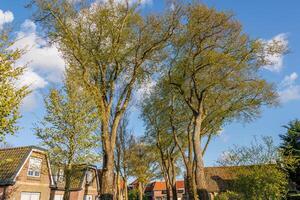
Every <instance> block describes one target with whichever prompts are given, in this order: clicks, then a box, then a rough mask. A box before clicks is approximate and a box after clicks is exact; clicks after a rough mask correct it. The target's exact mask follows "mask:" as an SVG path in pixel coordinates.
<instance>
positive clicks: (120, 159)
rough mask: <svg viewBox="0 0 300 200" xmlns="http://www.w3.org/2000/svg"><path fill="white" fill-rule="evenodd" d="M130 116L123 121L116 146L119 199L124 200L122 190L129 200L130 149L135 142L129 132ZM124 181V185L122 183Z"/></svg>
mask: <svg viewBox="0 0 300 200" xmlns="http://www.w3.org/2000/svg"><path fill="white" fill-rule="evenodd" d="M128 122H129V121H128V115H127V114H125V116H124V118H123V119H122V120H121V123H120V126H119V129H118V137H117V144H116V149H115V151H116V156H115V159H116V164H115V168H116V176H117V178H116V180H117V181H119V182H117V185H116V187H117V199H123V197H122V196H121V190H122V189H123V196H124V200H128V190H127V187H128V178H129V168H128V167H129V166H128V163H129V160H130V156H131V153H130V147H131V146H132V144H133V143H134V142H135V138H134V135H133V134H132V133H130V130H128ZM120 180H122V181H123V183H121V182H120ZM121 187H123V188H121Z"/></svg>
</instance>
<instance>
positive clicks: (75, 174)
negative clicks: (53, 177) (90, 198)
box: [56, 164, 98, 190]
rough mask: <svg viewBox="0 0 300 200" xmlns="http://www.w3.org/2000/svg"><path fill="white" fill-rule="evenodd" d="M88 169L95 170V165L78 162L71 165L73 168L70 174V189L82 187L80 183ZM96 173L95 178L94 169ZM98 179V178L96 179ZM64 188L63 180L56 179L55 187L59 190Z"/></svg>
mask: <svg viewBox="0 0 300 200" xmlns="http://www.w3.org/2000/svg"><path fill="white" fill-rule="evenodd" d="M88 169H95V170H96V166H94V165H87V164H78V165H75V166H73V170H72V175H71V186H70V190H81V189H82V186H83V185H82V184H83V181H84V178H85V174H86V171H87V170H88ZM95 172H96V173H95V174H96V177H94V178H96V179H97V171H95ZM97 181H98V180H97ZM64 188H65V182H64V181H62V182H60V181H57V182H56V189H59V190H64Z"/></svg>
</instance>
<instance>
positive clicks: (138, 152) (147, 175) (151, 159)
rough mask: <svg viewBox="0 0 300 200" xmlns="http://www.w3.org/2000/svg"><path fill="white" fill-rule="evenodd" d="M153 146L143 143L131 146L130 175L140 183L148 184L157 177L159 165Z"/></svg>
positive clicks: (139, 142) (138, 142)
mask: <svg viewBox="0 0 300 200" xmlns="http://www.w3.org/2000/svg"><path fill="white" fill-rule="evenodd" d="M156 159H157V158H156V157H155V153H154V151H153V149H152V147H151V146H149V145H148V144H147V143H144V142H143V141H136V142H135V143H132V144H131V146H130V157H129V159H128V168H129V174H130V175H131V176H133V177H135V178H136V179H137V181H138V182H140V183H143V184H146V183H148V182H149V181H151V180H152V179H153V178H154V177H155V176H156V171H157V169H158V165H157V164H156V162H155V161H156Z"/></svg>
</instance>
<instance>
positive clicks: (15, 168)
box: [0, 146, 44, 185]
mask: <svg viewBox="0 0 300 200" xmlns="http://www.w3.org/2000/svg"><path fill="white" fill-rule="evenodd" d="M33 149H38V150H41V151H44V149H42V148H39V147H36V146H25V147H16V148H4V149H0V158H1V160H0V185H12V184H14V179H15V177H16V176H17V173H18V172H19V171H20V169H21V168H22V166H23V163H24V162H25V161H26V159H27V158H28V156H29V155H30V153H31V151H32V150H33Z"/></svg>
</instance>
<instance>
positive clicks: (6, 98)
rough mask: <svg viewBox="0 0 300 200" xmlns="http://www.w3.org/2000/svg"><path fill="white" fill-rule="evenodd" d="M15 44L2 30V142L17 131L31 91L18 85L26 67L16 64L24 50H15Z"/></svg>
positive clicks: (0, 48) (0, 37) (0, 100)
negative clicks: (25, 101)
mask: <svg viewBox="0 0 300 200" xmlns="http://www.w3.org/2000/svg"><path fill="white" fill-rule="evenodd" d="M13 44H14V41H13V40H12V39H11V38H10V35H9V33H7V32H4V31H0V143H2V142H4V139H5V136H6V135H8V134H10V135H13V134H14V133H15V132H16V131H17V129H18V127H17V126H16V123H17V120H18V119H19V118H20V113H19V108H20V105H21V102H22V100H23V98H24V97H25V96H26V95H27V94H28V93H29V90H28V87H27V86H23V87H18V84H17V83H18V80H19V79H20V76H21V75H22V74H23V73H24V70H25V68H24V66H18V65H17V64H16V62H17V60H18V59H19V58H20V57H21V56H22V53H23V50H20V49H16V50H13V48H12V46H13Z"/></svg>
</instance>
